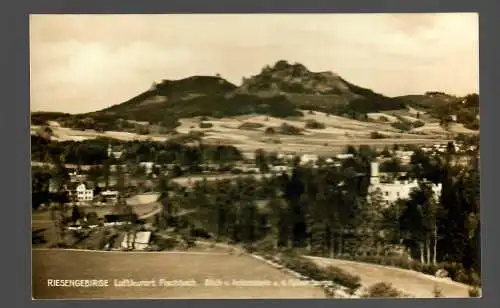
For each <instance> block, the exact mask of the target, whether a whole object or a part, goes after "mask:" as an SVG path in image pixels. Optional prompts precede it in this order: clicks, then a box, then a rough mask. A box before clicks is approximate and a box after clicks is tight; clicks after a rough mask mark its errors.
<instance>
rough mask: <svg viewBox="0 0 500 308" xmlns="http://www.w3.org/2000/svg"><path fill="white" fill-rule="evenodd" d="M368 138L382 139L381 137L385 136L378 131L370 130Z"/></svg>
mask: <svg viewBox="0 0 500 308" xmlns="http://www.w3.org/2000/svg"><path fill="white" fill-rule="evenodd" d="M370 138H372V139H383V138H385V136H384V135H382V134H381V133H379V132H371V133H370Z"/></svg>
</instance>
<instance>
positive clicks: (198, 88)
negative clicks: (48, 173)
mask: <svg viewBox="0 0 500 308" xmlns="http://www.w3.org/2000/svg"><path fill="white" fill-rule="evenodd" d="M389 100H390V99H389V98H387V97H385V96H383V95H381V94H378V93H375V92H373V91H372V90H369V89H366V88H362V87H359V86H356V85H354V84H352V83H349V82H347V81H346V80H344V79H343V78H341V77H340V76H338V75H337V74H335V73H332V72H311V71H309V70H308V69H307V68H306V67H305V66H304V65H302V64H299V63H295V64H290V63H288V62H287V61H283V60H281V61H278V62H276V63H275V64H274V65H273V66H272V67H271V66H266V67H264V68H263V69H262V71H261V72H260V73H259V74H258V75H255V76H252V77H250V78H246V79H244V81H243V83H242V85H241V86H239V87H238V86H236V85H234V84H232V83H230V82H228V81H226V80H225V79H223V78H221V77H219V76H192V77H188V78H185V79H181V80H163V81H162V82H160V83H158V84H153V86H152V87H151V88H150V89H148V90H147V91H145V92H143V93H141V94H139V95H137V96H135V97H133V98H131V99H130V100H128V101H126V102H123V103H121V104H118V105H114V106H111V107H109V108H106V109H103V110H100V111H97V112H92V113H88V114H85V116H87V117H98V118H104V117H112V118H123V119H127V120H135V121H147V122H150V123H161V122H165V121H166V120H165V119H166V118H168V121H170V120H172V118H176V119H177V118H182V117H193V116H214V117H222V116H235V115H243V114H250V113H256V114H267V115H271V116H276V117H289V116H300V115H301V112H300V111H299V110H298V109H311V110H320V111H326V112H330V113H342V112H343V111H345V110H348V109H350V107H349V104H351V103H352V104H354V106H357V105H359V104H360V102H362V104H363V105H365V106H363V108H361V109H373V108H371V107H369V105H370V104H371V103H373V102H378V103H375V104H376V106H375V107H374V108H375V109H377V110H378V109H380V108H382V109H384V106H382V107H381V105H384V104H385V102H386V101H387V102H389ZM380 102H384V103H382V104H381V103H380ZM387 105H388V106H390V108H393V109H394V107H393V106H392V105H391V104H390V102H389V103H388V104H387ZM400 107H401V106H399V105H398V106H397V108H400ZM397 108H396V109H397ZM386 109H387V108H386Z"/></svg>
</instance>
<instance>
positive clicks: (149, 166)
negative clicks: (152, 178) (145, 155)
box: [139, 162, 154, 174]
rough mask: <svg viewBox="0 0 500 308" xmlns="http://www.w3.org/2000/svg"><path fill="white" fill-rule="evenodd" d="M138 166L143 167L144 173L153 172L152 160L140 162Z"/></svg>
mask: <svg viewBox="0 0 500 308" xmlns="http://www.w3.org/2000/svg"><path fill="white" fill-rule="evenodd" d="M139 166H141V167H143V168H144V169H145V170H146V174H151V173H153V166H154V163H153V162H140V163H139Z"/></svg>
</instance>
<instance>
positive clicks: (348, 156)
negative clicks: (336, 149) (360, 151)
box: [335, 154, 354, 160]
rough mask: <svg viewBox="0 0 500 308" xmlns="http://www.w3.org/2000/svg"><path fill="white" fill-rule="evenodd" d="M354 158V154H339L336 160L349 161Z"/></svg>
mask: <svg viewBox="0 0 500 308" xmlns="http://www.w3.org/2000/svg"><path fill="white" fill-rule="evenodd" d="M353 157H354V155H353V154H337V155H336V156H335V158H336V159H340V160H343V159H348V158H353Z"/></svg>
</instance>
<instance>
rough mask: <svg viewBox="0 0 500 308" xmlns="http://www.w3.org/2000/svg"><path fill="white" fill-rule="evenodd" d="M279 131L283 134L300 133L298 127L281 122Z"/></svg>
mask: <svg viewBox="0 0 500 308" xmlns="http://www.w3.org/2000/svg"><path fill="white" fill-rule="evenodd" d="M280 133H281V134H284V135H300V134H301V130H300V128H298V127H295V126H293V125H289V124H286V123H283V124H282V125H281V126H280Z"/></svg>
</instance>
